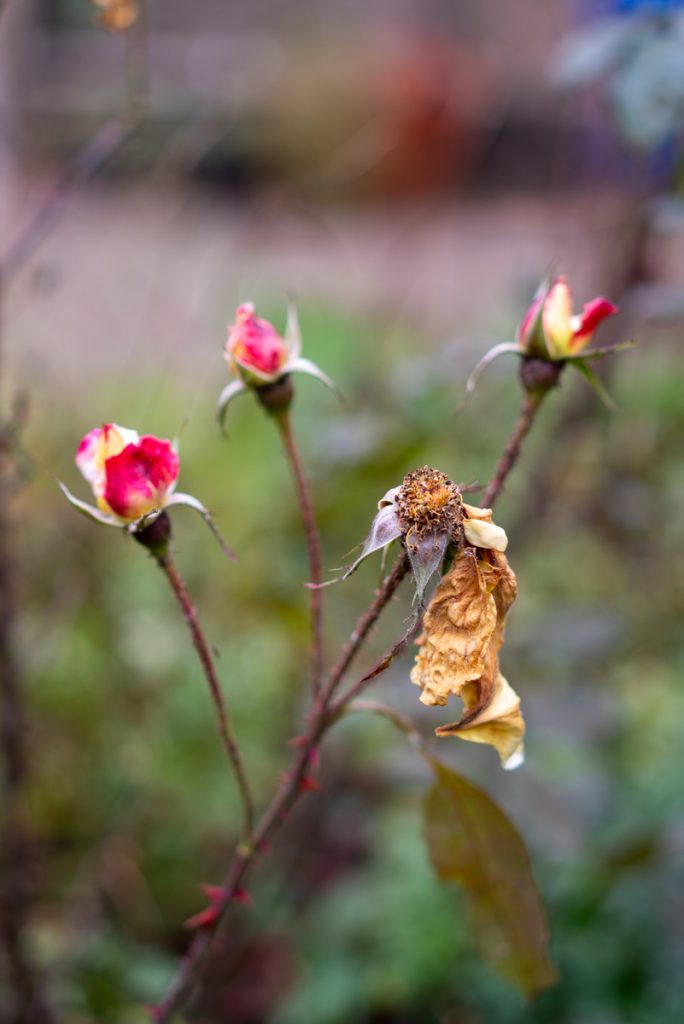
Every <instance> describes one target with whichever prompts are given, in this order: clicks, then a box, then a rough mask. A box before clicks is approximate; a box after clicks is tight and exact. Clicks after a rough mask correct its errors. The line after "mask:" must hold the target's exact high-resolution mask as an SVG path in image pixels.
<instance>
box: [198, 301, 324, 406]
mask: <svg viewBox="0 0 684 1024" xmlns="http://www.w3.org/2000/svg"><path fill="white" fill-rule="evenodd" d="M301 351H302V338H301V332H300V329H299V321H298V318H297V311H296V309H295V307H294V305H292V304H290V307H289V310H288V315H287V326H286V329H285V336H284V337H281V335H280V334H279V333H278V331H277V330H276V329H275V327H274V326H273V324H271V323H269V321H268V320H263V319H262V318H261V317H258V316H257V315H256V311H255V308H254V305H253V303H251V302H243V303H242V304H241V305H240V306H238V308H237V310H236V312H235V323H233V324H231V325H230V327H229V328H228V339H227V341H226V344H225V349H224V353H225V357H226V362H227V364H228V369H229V370H230V372H231V373H232V374H233V376H234V377H236V378H237V379H236V380H233V381H231V382H230V384H228V385H227V386H226V387H225V388H224V389H223V391H222V392H221V394H220V396H219V400H218V405H217V417H218V420H219V423H223V420H224V418H225V415H226V410H227V408H228V405H229V404H230V402H232V400H233V399H234V398H236V397H237V396H238V395H239V394H242V393H243V392H244V391H247V390H249V389H252V390H255V391H257V392H261V393H262V394H263V393H264V389H267V388H269V387H272V386H273V385H276V384H278V383H279V382H281V381H283V380H285V379H286V378H287V376H288V374H290V373H306V374H309V376H311V377H316V378H317V379H318V380H320V381H322V383H323V384H325V385H326V386H327V387H329V388H331V389H332V390H333V391H335V392H337V388H336V387H335V384H334V383H333V381H332V380H331V379H330V378H329V377H327V376H326V374H324V373H323V371H322V370H320V369H319V368H318V366H316V364H315V363H313V362H312V361H311V360H310V359H304V358H303V357H302V355H301Z"/></svg>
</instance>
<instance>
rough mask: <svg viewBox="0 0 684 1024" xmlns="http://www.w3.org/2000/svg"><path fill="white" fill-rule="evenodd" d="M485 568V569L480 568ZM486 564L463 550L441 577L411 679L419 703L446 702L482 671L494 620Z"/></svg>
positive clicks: (490, 583) (493, 600)
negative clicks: (418, 691) (419, 691)
mask: <svg viewBox="0 0 684 1024" xmlns="http://www.w3.org/2000/svg"><path fill="white" fill-rule="evenodd" d="M483 566H485V567H486V568H485V571H483V568H482V567H483ZM492 586H493V583H492V574H491V572H490V566H489V563H485V562H479V561H478V559H477V558H476V557H475V553H474V552H473V551H472V550H469V549H467V550H466V551H464V552H463V553H462V554H461V555H460V556H459V557H458V558H457V559H456V561H455V562H454V564H453V566H452V567H451V569H450V570H449V572H448V573H447V574H446V575H445V576H444V577H443V578H442V581H441V583H440V584H439V586H438V587H437V590H436V591H435V594H434V597H433V598H432V601H431V602H430V606H429V607H428V610H427V612H426V613H425V621H424V630H423V635H422V637H421V639H420V641H419V643H420V644H421V648H420V651H419V652H418V656H417V658H416V664H415V665H414V667H413V671H412V672H411V682H413V683H415V684H416V686H420V688H421V690H422V691H423V692H422V693H421V695H420V699H421V701H422V702H423V704H439V705H444V704H446V702H447V700H448V699H449V697H450V696H451V694H452V693H455V694H456V695H457V696H459V695H460V693H461V691H462V689H463V687H464V686H465V684H466V683H468V682H470V681H471V680H475V679H479V678H480V676H481V675H482V673H483V671H484V664H485V656H486V653H487V649H488V647H489V644H490V641H491V638H492V634H493V633H494V630H495V628H496V623H497V608H496V601H495V599H494V597H493V595H492V593H491V590H492Z"/></svg>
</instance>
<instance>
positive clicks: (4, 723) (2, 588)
mask: <svg viewBox="0 0 684 1024" xmlns="http://www.w3.org/2000/svg"><path fill="white" fill-rule="evenodd" d="M2 10H4V6H3V7H2V8H0V13H1V12H2ZM136 125H137V121H136V120H135V119H113V120H111V121H108V122H107V123H106V124H104V125H103V126H102V127H101V128H99V129H98V131H97V132H96V133H95V135H94V136H93V137H92V138H91V139H90V140H89V141H88V142H87V143H86V144H85V145H84V146H83V147H82V149H80V150H79V151H78V153H77V154H76V156H75V157H74V158H73V160H72V161H71V162H70V163H69V164H68V165H67V167H66V168H65V169H64V171H63V173H62V174H61V175H60V176H59V177H58V179H57V180H56V181H55V183H54V185H53V186H52V188H51V189H50V190H49V191H48V193H47V195H46V196H45V198H44V199H43V201H42V202H41V203H40V204H39V205H38V207H37V209H36V210H35V211H34V213H33V214H32V216H31V218H30V219H29V222H28V224H27V225H26V226H25V227H24V229H23V230H22V232H21V233H20V234H19V236H18V237H17V238H16V239H15V240H14V242H12V243H11V244H10V246H9V248H8V249H7V250H6V251H5V252H4V254H3V255H2V256H1V257H0V328H1V321H2V310H3V300H4V294H5V290H6V288H7V285H8V284H9V283H11V281H12V280H13V278H14V277H15V276H16V275H17V274H18V273H19V272H20V271H21V270H23V269H24V267H25V266H26V265H27V264H28V263H29V262H30V261H31V259H32V258H33V256H34V255H35V253H36V252H37V251H38V250H39V249H40V247H41V246H42V245H43V243H44V242H45V241H46V239H47V238H48V237H49V236H50V234H51V233H52V232H53V231H54V230H55V229H56V227H57V226H58V224H59V223H60V221H61V219H62V217H63V216H64V213H65V212H66V210H67V208H68V204H69V200H70V199H71V196H72V194H73V193H74V191H75V190H76V189H77V188H78V187H79V186H80V185H81V184H83V183H84V182H86V181H87V180H88V179H90V178H91V177H92V176H93V175H94V174H95V173H96V172H97V171H99V170H100V168H101V167H102V166H103V165H104V164H105V163H106V161H107V160H108V159H109V158H110V157H111V156H112V155H113V154H114V153H115V152H116V151H117V150H118V149H119V148H120V146H121V145H122V144H123V143H124V142H125V141H126V140H127V139H128V138H129V136H130V134H131V132H132V131H133V130H134V128H135V127H136ZM1 340H2V339H1V337H0V342H1ZM1 357H2V352H1V350H0V360H1ZM25 411H26V402H25V401H24V400H22V399H21V398H19V399H17V401H16V402H15V408H14V411H13V412H12V414H11V415H10V417H9V418H8V419H5V418H4V416H3V413H2V410H1V408H0V714H1V721H0V760H1V763H2V783H3V788H4V795H5V800H4V806H5V812H4V828H3V833H4V850H3V857H2V861H3V863H2V873H1V879H2V882H1V884H2V889H1V891H0V938H1V940H2V946H3V955H4V959H5V961H6V973H7V976H8V978H9V983H10V993H11V994H10V995H9V998H10V999H13V1000H14V1006H13V1008H12V1011H11V1012H12V1016H11V1017H10V1018H8V1020H11V1021H12V1024H52V1022H53V1021H54V1017H53V1015H52V1012H51V1010H50V1009H49V1008H48V1004H47V1001H46V999H45V997H44V995H43V993H42V984H41V981H40V978H39V975H38V973H37V971H36V969H35V967H34V965H33V963H32V960H31V958H30V956H29V954H28V952H27V950H26V928H27V922H28V919H29V913H30V900H31V877H30V876H31V851H30V845H31V844H30V843H29V839H28V836H27V834H26V829H25V826H24V821H23V813H22V804H23V797H24V791H25V787H26V776H27V765H28V751H27V739H26V732H27V729H26V710H25V704H24V697H23V686H22V679H21V671H20V665H19V660H18V657H17V652H16V648H15V644H14V637H15V635H16V620H17V605H16V593H17V579H18V567H17V563H16V559H15V557H14V539H13V529H12V524H11V522H10V520H9V516H8V507H9V502H10V500H11V498H12V495H13V492H14V488H15V485H16V478H17V453H20V452H21V449H20V447H19V439H20V433H21V428H22V426H23V422H24V419H25Z"/></svg>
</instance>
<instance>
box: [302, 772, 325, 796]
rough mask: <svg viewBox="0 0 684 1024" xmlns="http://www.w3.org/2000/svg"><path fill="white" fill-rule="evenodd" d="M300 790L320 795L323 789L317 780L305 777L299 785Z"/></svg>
mask: <svg viewBox="0 0 684 1024" xmlns="http://www.w3.org/2000/svg"><path fill="white" fill-rule="evenodd" d="M299 788H300V790H303V791H304V792H306V791H307V790H308V791H309V792H311V793H322V792H323V787H322V786H321V784H320V782H319V781H318V780H317V779H314V778H312V777H311V775H305V776H304V777H303V778H302V781H301V782H300V783H299Z"/></svg>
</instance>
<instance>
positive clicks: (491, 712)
mask: <svg viewBox="0 0 684 1024" xmlns="http://www.w3.org/2000/svg"><path fill="white" fill-rule="evenodd" d="M462 697H463V700H464V702H465V704H466V708H469V707H470V706H471V705H470V704H469V702H470V701H473V706H477V704H478V701H479V693H478V687H477V685H476V684H473V683H469V684H468V686H467V687H465V688H464V690H463V693H462ZM435 732H436V733H437V735H438V736H457V737H458V738H459V739H461V740H469V741H470V742H472V743H488V744H489V745H490V746H492V747H494V748H495V750H496V751H497V753H498V754H499V757H500V758H501V764H502V765H503V767H504V768H507V769H512V768H517V767H518V765H520V764H522V762H523V760H524V756H525V755H524V744H523V737H524V735H525V721H524V719H523V716H522V712H521V711H520V697H518V695H517V693H516V692H515V690H514V689H513V688H512V687H511V686H510V684H509V683H508V681H507V680H506V679H505V678H504V677H503V676H502V675H501V673H500V672H499V673H498V674H497V676H496V679H495V683H494V689H493V692H492V694H491V697H490V700H489V701H488V703H487V704H486V706H485V707H484V708H482V710H481V711H479V713H478V714H476V715H475V716H474V717H471V715H470V714H469V711H468V710H466V712H465V714H464V715H463V718H462V719H461V720H460V721H459V722H453V723H451V724H450V725H442V726H440V727H439V728H438V729H436V730H435Z"/></svg>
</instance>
